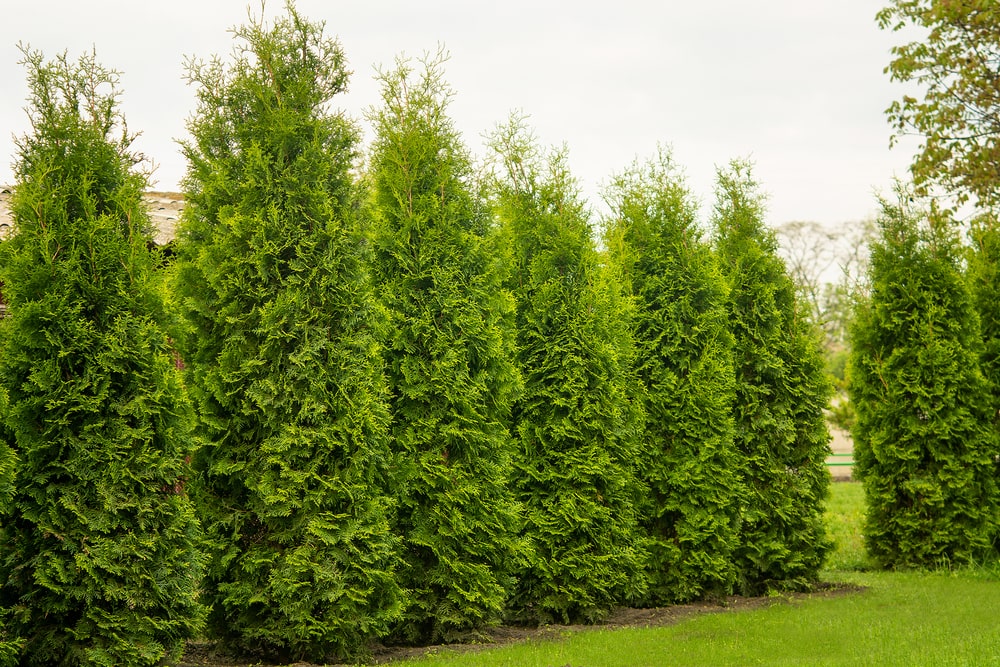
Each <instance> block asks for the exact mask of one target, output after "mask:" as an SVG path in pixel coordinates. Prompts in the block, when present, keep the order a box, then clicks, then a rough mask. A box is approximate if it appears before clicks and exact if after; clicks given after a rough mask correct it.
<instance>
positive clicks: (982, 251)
mask: <svg viewBox="0 0 1000 667" xmlns="http://www.w3.org/2000/svg"><path fill="white" fill-rule="evenodd" d="M971 236H972V246H971V247H970V248H969V253H968V262H967V267H968V268H967V272H966V273H967V276H968V281H969V288H970V289H971V291H972V299H973V303H974V304H975V307H976V313H977V314H978V315H979V330H980V333H981V335H982V339H983V347H982V351H981V354H980V368H981V370H982V373H983V376H984V377H985V379H986V382H987V383H988V385H989V389H990V394H991V396H992V405H991V406H990V414H992V415H993V423H994V424H995V425H997V426H998V427H1000V224H998V221H997V219H996V218H995V217H994V216H992V215H982V216H980V217H979V218H977V219H976V220H975V221H974V222H973V224H972V234H971ZM998 434H1000V428H998Z"/></svg>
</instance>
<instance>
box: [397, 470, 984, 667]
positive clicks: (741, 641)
mask: <svg viewBox="0 0 1000 667" xmlns="http://www.w3.org/2000/svg"><path fill="white" fill-rule="evenodd" d="M863 500H864V496H863V492H862V489H861V486H860V484H857V483H838V484H835V485H834V486H833V490H832V497H831V499H830V502H829V505H828V508H829V515H828V520H829V525H830V532H831V535H832V536H833V537H834V539H835V540H836V543H837V546H836V549H835V552H834V553H833V555H832V557H831V558H830V561H829V565H830V568H829V569H828V570H826V571H825V572H824V579H825V580H827V581H831V582H839V583H845V584H852V585H856V586H860V587H863V590H859V591H854V592H848V593H841V594H837V595H825V594H817V595H813V596H807V597H804V598H794V599H793V598H788V599H785V598H781V597H776V598H774V599H773V600H772V601H771V603H770V604H768V605H765V606H764V607H762V608H759V609H756V610H753V611H735V612H727V611H725V610H722V611H720V613H715V614H706V615H702V616H697V617H694V618H691V619H689V620H685V621H682V622H680V623H677V624H676V625H672V626H668V627H659V628H630V629H624V630H601V629H594V630H587V631H582V632H573V633H570V632H566V633H564V634H563V635H562V637H561V638H560V639H555V640H545V641H532V642H526V643H522V644H517V645H513V646H508V647H504V648H496V649H488V650H483V651H477V652H456V651H453V650H450V649H437V652H436V654H434V655H428V656H427V657H425V658H423V659H419V660H409V661H405V662H399V663H394V665H397V666H398V667H432V666H441V667H471V666H476V667H502V666H510V667H514V666H517V667H565V666H566V665H569V666H571V667H617V666H622V667H626V666H627V667H636V666H644V665H649V666H658V665H664V666H684V665H900V666H903V665H905V666H907V667H910V666H912V665H977V666H978V665H1000V568H998V567H996V566H995V565H994V566H993V567H984V568H980V569H977V570H965V571H959V572H936V573H919V572H871V571H865V570H867V569H869V568H870V565H871V564H870V563H869V562H868V560H867V558H866V557H865V554H864V548H863V544H862V541H861V537H860V534H861V520H862V516H863V513H864V508H863Z"/></svg>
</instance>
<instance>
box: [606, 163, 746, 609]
mask: <svg viewBox="0 0 1000 667" xmlns="http://www.w3.org/2000/svg"><path fill="white" fill-rule="evenodd" d="M606 196H607V198H608V201H609V204H610V205H611V209H612V218H611V220H610V222H609V225H608V230H607V234H606V239H607V243H608V246H609V248H610V249H611V250H612V252H613V253H614V258H615V260H616V262H617V263H618V264H619V265H620V266H621V269H622V272H623V278H624V282H625V284H626V285H627V286H628V287H629V288H630V289H631V291H632V293H633V295H634V297H635V299H636V301H637V315H636V324H635V339H636V348H637V359H636V368H637V373H638V376H639V381H640V383H641V387H642V390H643V395H644V398H645V409H646V412H647V417H648V418H647V423H646V430H645V436H644V441H645V447H646V450H645V451H644V452H643V453H642V455H641V457H640V466H639V467H640V470H641V474H642V477H643V480H644V481H645V483H646V484H648V486H649V495H648V502H647V503H646V504H645V506H644V507H643V511H642V514H643V522H642V524H643V528H644V529H645V530H646V532H647V533H648V535H649V537H650V539H651V544H650V558H649V562H648V566H647V570H648V572H647V576H648V577H649V579H650V591H649V596H648V598H647V602H648V603H649V604H653V605H661V604H668V603H672V602H683V601H688V600H693V599H696V598H700V597H704V596H707V595H716V594H721V595H725V594H728V593H729V592H730V591H731V589H732V586H733V582H734V581H735V578H736V572H735V569H734V563H733V553H734V551H735V549H736V546H737V543H738V537H739V510H740V505H741V504H742V502H743V501H742V495H743V493H742V481H741V479H740V474H739V466H740V464H741V459H740V456H739V454H738V452H736V451H735V450H734V447H733V417H732V409H733V402H734V400H735V386H734V377H735V376H734V370H733V352H732V345H733V338H732V335H731V334H730V332H729V328H728V313H727V310H726V307H727V298H728V289H727V287H726V284H725V281H724V279H723V276H722V274H721V272H720V269H719V266H718V262H717V260H716V258H715V256H714V253H713V252H712V250H711V248H710V247H709V246H708V245H707V244H706V243H705V242H704V241H703V240H702V239H701V234H700V232H699V230H698V227H697V224H696V210H695V204H694V202H693V198H692V197H691V195H690V193H689V192H688V190H687V189H686V187H685V185H684V183H683V180H682V177H681V176H680V175H679V174H678V171H677V168H676V167H675V165H674V164H673V162H672V160H671V157H670V155H669V153H667V152H665V151H662V150H661V152H660V153H659V155H658V156H657V158H656V159H654V160H651V161H649V162H648V163H646V164H636V165H634V166H633V167H632V168H631V169H630V170H628V171H627V172H625V173H624V174H622V175H620V176H618V177H616V178H615V179H614V180H613V181H612V184H611V187H610V188H609V190H608V193H607V195H606Z"/></svg>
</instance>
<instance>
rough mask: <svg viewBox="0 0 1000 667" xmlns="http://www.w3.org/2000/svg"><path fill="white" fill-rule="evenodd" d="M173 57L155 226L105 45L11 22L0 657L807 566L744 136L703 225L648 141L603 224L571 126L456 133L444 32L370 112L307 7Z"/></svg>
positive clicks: (821, 539)
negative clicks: (469, 144) (18, 33)
mask: <svg viewBox="0 0 1000 667" xmlns="http://www.w3.org/2000/svg"><path fill="white" fill-rule="evenodd" d="M235 36H236V39H237V43H236V48H235V49H234V51H233V54H232V56H231V58H230V59H229V60H228V61H225V62H224V61H223V60H220V59H213V60H210V61H207V62H200V61H190V62H189V68H188V75H189V78H190V80H191V81H192V82H193V83H194V84H195V85H196V86H197V95H198V106H197V109H196V111H195V113H194V114H193V115H192V117H191V118H190V120H189V130H190V136H191V138H190V139H189V140H188V141H186V142H185V143H183V151H184V153H185V155H186V157H187V159H188V162H189V170H188V174H187V177H186V179H185V181H184V183H183V187H184V194H185V197H186V200H187V206H186V208H185V211H184V215H183V220H182V222H181V224H180V226H179V229H178V238H177V240H176V247H175V256H174V257H173V258H172V259H171V260H170V261H167V260H166V259H165V258H164V257H163V256H162V255H161V254H160V253H159V252H158V251H155V250H153V251H151V250H150V249H149V245H148V239H149V231H150V230H149V219H148V216H147V214H146V213H145V211H144V210H143V204H142V199H141V197H142V193H143V191H144V189H145V188H146V186H147V183H148V181H147V175H146V174H144V173H142V172H141V170H139V169H137V165H138V164H139V158H140V156H137V155H135V154H134V153H132V152H131V143H132V140H133V138H134V137H133V136H132V135H130V134H128V132H127V131H126V130H125V125H124V121H123V119H122V118H121V116H120V114H119V111H118V90H117V85H116V84H117V75H116V74H115V73H114V72H112V71H108V70H106V69H104V68H102V67H101V66H100V65H99V64H98V63H97V62H96V60H95V58H94V57H93V55H92V54H91V55H87V56H85V57H84V58H82V59H81V60H80V61H78V62H72V61H69V60H68V59H67V58H66V57H65V56H63V57H60V58H57V59H56V60H54V61H46V60H44V58H43V57H42V55H41V54H39V53H37V52H34V51H30V50H25V51H24V55H25V58H24V63H25V64H26V66H27V70H28V75H29V83H30V86H31V92H32V96H31V103H30V106H29V115H30V118H31V123H32V131H31V133H29V135H27V136H26V137H24V138H22V139H21V140H20V142H19V144H18V148H19V154H18V160H17V163H16V170H17V172H16V177H17V183H16V187H15V190H14V193H13V196H12V201H11V210H12V214H13V217H14V220H15V225H16V234H15V235H14V236H13V237H12V238H11V239H9V240H8V241H6V242H4V243H2V244H0V283H2V286H3V287H2V291H3V298H4V299H5V300H6V301H7V303H8V305H9V308H8V311H7V312H8V315H7V317H6V318H5V319H3V320H2V321H0V503H2V507H0V509H2V511H3V519H2V521H0V526H2V527H0V608H2V612H0V613H2V614H3V616H2V617H0V622H2V623H3V624H4V626H5V627H6V630H4V629H2V628H0V646H3V648H2V649H0V659H2V657H6V659H8V660H9V661H11V662H13V663H15V664H17V663H23V664H55V663H59V664H104V665H123V664H157V662H158V661H160V660H163V659H165V658H166V659H171V658H176V657H177V655H178V652H179V651H180V650H181V646H182V643H183V641H184V640H185V639H186V638H190V637H192V636H194V635H195V634H196V633H199V632H202V628H203V626H204V625H205V624H206V623H207V631H208V633H209V635H210V636H211V637H213V638H215V639H217V640H219V641H220V642H221V643H222V644H223V646H225V647H227V648H228V649H230V650H233V651H236V652H241V653H261V654H267V655H269V656H272V657H281V658H286V659H299V658H304V657H309V658H312V659H322V658H324V657H326V658H330V657H349V656H352V655H356V654H357V653H358V652H359V651H363V650H364V649H365V647H366V646H367V645H369V644H370V643H371V642H372V641H374V640H377V639H386V640H388V641H401V642H428V641H439V640H445V641H447V640H453V639H457V638H460V637H465V636H468V635H469V634H470V633H475V632H477V631H480V630H482V629H484V628H487V627H489V626H490V625H491V624H494V623H497V622H499V621H501V620H503V619H505V618H506V619H511V620H515V621H520V622H527V623H547V622H566V621H572V620H586V621H595V620H599V619H600V618H601V617H602V616H603V615H605V614H607V613H608V611H609V610H610V609H612V608H613V607H614V606H616V605H620V604H638V605H661V604H668V603H672V602H683V601H689V600H694V599H699V598H705V597H711V596H718V595H724V594H728V593H730V592H734V591H735V592H740V593H745V594H759V593H761V592H764V591H767V590H769V589H773V588H798V587H802V586H806V585H808V584H809V583H810V582H812V581H814V580H815V578H816V576H817V572H818V570H819V568H820V566H821V564H822V562H823V558H824V555H825V552H826V550H827V549H828V547H829V544H828V541H827V538H826V537H825V534H824V528H823V523H822V508H821V501H822V499H823V496H824V494H825V491H826V488H827V484H828V480H829V477H828V474H827V473H826V471H825V469H824V467H823V460H824V458H825V454H826V451H827V440H828V436H827V433H826V429H825V423H824V420H823V414H822V410H823V408H824V406H825V404H826V401H827V397H828V386H827V383H826V380H825V379H824V373H823V369H822V367H823V363H822V356H821V352H820V348H819V342H818V336H817V335H816V332H815V329H814V323H812V322H811V321H809V318H808V317H807V316H805V315H804V313H806V312H807V309H805V308H800V307H799V306H798V305H797V304H796V301H795V289H794V287H793V285H792V283H791V281H790V280H789V278H788V276H787V274H786V272H785V269H784V266H783V264H782V262H781V261H780V259H778V256H777V254H776V243H775V239H774V236H773V234H772V233H771V232H770V231H769V230H768V229H767V228H766V226H765V225H764V222H763V219H764V205H763V202H764V198H763V196H762V194H761V193H760V191H759V189H758V186H757V184H756V183H755V181H754V180H753V178H752V175H751V173H750V169H749V167H748V166H747V165H746V164H742V163H734V164H733V165H731V166H730V167H729V168H727V169H723V170H720V173H719V177H718V184H717V192H716V203H715V206H714V210H713V213H712V229H713V233H712V235H711V238H710V239H709V238H706V236H705V235H704V234H703V232H702V231H701V229H700V227H699V224H698V222H697V206H696V202H695V200H694V198H693V197H692V195H691V193H690V192H689V191H688V189H687V188H686V186H685V184H684V179H683V177H682V175H681V174H680V172H679V170H678V169H677V167H676V166H675V165H674V163H673V162H672V160H671V158H670V155H669V153H667V152H666V151H661V152H660V153H659V154H658V155H657V156H656V157H655V158H653V159H651V160H649V161H647V162H637V163H636V164H635V165H633V166H632V167H630V168H628V169H626V170H625V171H624V172H622V173H620V174H618V175H617V176H615V177H614V178H613V179H612V180H611V182H610V184H609V186H608V187H607V191H606V197H607V203H608V206H609V210H610V213H609V214H608V215H607V216H606V219H605V221H604V224H603V226H602V234H601V242H600V243H597V242H596V241H595V238H594V234H593V230H592V228H591V224H590V214H589V212H588V208H587V205H586V202H585V201H584V199H583V197H582V195H581V192H580V188H579V186H578V184H577V183H576V181H575V180H574V179H573V177H572V175H571V173H570V171H569V169H568V160H567V155H566V152H565V150H564V149H555V150H548V151H547V150H543V149H541V148H539V146H538V144H537V142H536V141H535V139H534V138H533V137H532V136H531V133H530V132H529V131H528V130H527V129H526V128H525V126H524V123H523V122H522V121H521V120H519V119H517V118H514V119H512V120H511V121H510V122H509V123H507V124H504V125H501V126H500V127H499V128H498V129H497V130H496V132H494V134H493V135H492V137H491V140H490V153H491V155H492V156H493V157H492V158H490V159H489V160H487V161H486V164H485V165H482V166H481V168H477V167H476V165H475V164H474V162H473V160H472V157H471V155H470V153H469V151H468V149H467V148H466V147H465V146H464V144H463V143H462V141H461V138H460V136H459V134H458V132H457V131H456V130H455V127H454V125H453V123H452V121H451V120H450V118H449V116H448V101H449V99H450V98H451V96H452V91H451V90H450V89H449V88H448V86H447V84H446V83H445V82H444V78H443V72H442V62H443V61H442V59H441V58H439V57H438V58H433V57H432V58H428V59H426V60H425V61H422V62H421V63H420V66H419V67H416V68H414V67H413V66H412V65H411V63H410V62H409V61H398V62H397V63H396V65H395V66H394V67H392V68H390V69H387V70H385V71H382V72H381V73H380V75H379V77H380V80H381V84H382V101H381V104H380V105H379V106H377V107H376V108H374V109H373V110H372V111H371V112H370V113H369V116H368V120H369V121H370V122H371V123H372V125H373V128H374V135H375V138H374V141H373V144H372V145H371V147H370V150H369V151H368V152H367V156H366V161H365V162H364V163H363V164H362V166H361V167H357V165H359V164H361V163H360V162H359V158H360V157H361V141H360V136H359V134H360V133H359V130H358V128H357V127H356V126H355V125H354V124H353V123H352V122H350V121H348V120H347V119H345V118H344V117H343V116H342V115H340V114H338V113H336V112H333V111H331V110H330V108H329V104H330V102H331V100H332V99H333V98H334V97H335V96H336V95H337V94H338V93H340V92H341V91H342V90H343V89H344V87H345V85H346V82H347V72H346V69H345V62H344V55H343V52H342V51H341V49H340V47H339V45H338V44H337V42H336V41H334V40H332V39H330V38H328V37H326V36H324V33H323V26H322V24H319V23H313V22H311V21H309V20H307V19H306V18H304V17H302V16H301V15H300V14H298V13H297V12H296V10H295V9H294V7H293V6H292V5H291V4H289V5H288V7H287V12H286V14H285V15H284V16H283V17H281V18H279V19H278V20H276V21H275V22H274V23H273V24H271V25H267V24H265V23H264V22H263V19H260V20H259V21H257V20H252V21H251V22H250V23H249V24H248V25H245V26H243V27H241V28H238V29H237V30H236V31H235Z"/></svg>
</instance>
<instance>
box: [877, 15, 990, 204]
mask: <svg viewBox="0 0 1000 667" xmlns="http://www.w3.org/2000/svg"><path fill="white" fill-rule="evenodd" d="M878 24H879V27H881V28H882V29H883V30H892V31H894V32H897V31H900V30H907V31H914V30H915V31H916V34H917V38H916V39H914V40H913V41H911V42H909V43H907V44H902V45H900V46H896V47H894V48H893V49H892V54H893V59H892V61H891V62H890V63H889V66H888V67H886V72H887V73H888V74H889V75H890V76H891V77H892V80H894V81H899V82H903V83H915V84H917V86H919V87H920V88H921V90H922V96H920V97H914V96H912V95H908V94H907V95H904V96H903V97H902V99H900V100H897V101H895V102H893V103H892V105H891V106H890V107H889V108H888V109H887V114H888V116H889V120H890V122H891V123H892V124H893V126H894V127H895V129H896V132H897V135H896V136H897V138H898V137H900V136H906V135H911V134H916V135H918V136H920V137H921V138H922V143H921V144H920V146H919V148H918V150H917V154H916V156H915V157H914V159H913V163H912V165H911V167H910V171H911V172H912V173H913V178H914V182H915V184H916V186H917V192H918V194H927V193H928V192H930V191H931V188H933V186H942V187H943V188H944V190H945V192H946V193H947V194H948V195H951V196H954V197H955V198H956V200H957V202H958V203H960V204H961V203H964V202H966V201H970V200H971V201H972V202H973V203H974V204H976V205H977V206H979V207H981V208H984V209H989V208H992V207H996V206H997V205H998V204H1000V189H998V188H997V172H998V170H1000V115H998V114H997V109H998V108H1000V7H998V6H997V4H996V3H995V2H992V1H991V0H957V1H953V2H943V1H941V0H890V2H889V4H888V6H887V7H886V8H885V9H883V10H882V11H880V12H879V14H878Z"/></svg>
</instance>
